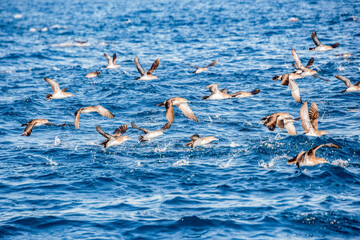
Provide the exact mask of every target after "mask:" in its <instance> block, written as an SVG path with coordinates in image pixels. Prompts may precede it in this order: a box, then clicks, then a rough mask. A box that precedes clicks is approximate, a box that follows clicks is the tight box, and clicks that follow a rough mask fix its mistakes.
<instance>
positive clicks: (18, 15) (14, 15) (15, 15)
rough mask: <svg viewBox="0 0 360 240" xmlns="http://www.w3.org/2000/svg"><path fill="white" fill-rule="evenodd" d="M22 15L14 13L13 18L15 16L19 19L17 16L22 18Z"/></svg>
mask: <svg viewBox="0 0 360 240" xmlns="http://www.w3.org/2000/svg"><path fill="white" fill-rule="evenodd" d="M22 17H23V16H22V15H21V14H15V15H14V18H16V19H19V18H22Z"/></svg>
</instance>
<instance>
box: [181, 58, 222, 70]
mask: <svg viewBox="0 0 360 240" xmlns="http://www.w3.org/2000/svg"><path fill="white" fill-rule="evenodd" d="M217 63H218V60H215V61H213V62H212V63H210V64H209V65H207V66H206V67H197V66H193V65H190V64H186V65H188V66H190V67H194V68H196V70H195V71H194V72H193V73H202V72H204V71H207V70H208V68H209V67H212V66H215V64H217Z"/></svg>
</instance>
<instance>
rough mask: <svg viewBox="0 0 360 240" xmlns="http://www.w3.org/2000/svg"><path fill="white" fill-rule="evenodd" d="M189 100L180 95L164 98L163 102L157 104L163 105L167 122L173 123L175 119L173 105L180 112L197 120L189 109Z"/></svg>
mask: <svg viewBox="0 0 360 240" xmlns="http://www.w3.org/2000/svg"><path fill="white" fill-rule="evenodd" d="M188 102H189V101H188V100H187V99H185V98H181V97H174V98H170V99H168V100H166V101H165V102H163V103H160V104H158V105H157V106H158V107H162V106H165V108H166V118H167V120H168V122H170V123H173V122H174V121H175V113H174V105H175V106H176V107H178V108H179V109H180V110H181V111H182V113H183V114H184V115H185V116H186V117H188V118H190V119H191V120H193V121H194V122H199V120H198V119H197V118H196V116H195V114H194V112H193V111H192V110H191V108H190V107H189V105H188V104H187V103H188Z"/></svg>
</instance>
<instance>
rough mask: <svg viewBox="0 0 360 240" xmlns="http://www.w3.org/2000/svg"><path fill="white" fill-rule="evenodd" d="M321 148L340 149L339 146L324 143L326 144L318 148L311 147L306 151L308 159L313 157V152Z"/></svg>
mask: <svg viewBox="0 0 360 240" xmlns="http://www.w3.org/2000/svg"><path fill="white" fill-rule="evenodd" d="M321 147H331V148H341V147H340V146H339V145H336V144H334V143H326V144H321V145H319V146H316V147H313V148H312V149H310V150H309V151H308V156H310V157H315V152H316V150H318V149H319V148H321Z"/></svg>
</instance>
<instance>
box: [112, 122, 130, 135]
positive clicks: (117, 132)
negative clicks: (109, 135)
mask: <svg viewBox="0 0 360 240" xmlns="http://www.w3.org/2000/svg"><path fill="white" fill-rule="evenodd" d="M127 128H128V125H127V124H123V125H121V126H120V127H118V128H117V129H115V131H114V133H113V136H114V137H120V136H121V135H123V134H124V133H125V132H126V130H127Z"/></svg>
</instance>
